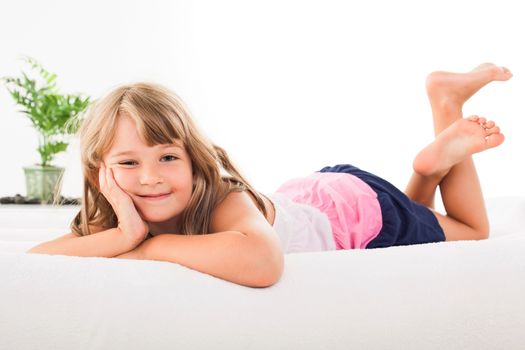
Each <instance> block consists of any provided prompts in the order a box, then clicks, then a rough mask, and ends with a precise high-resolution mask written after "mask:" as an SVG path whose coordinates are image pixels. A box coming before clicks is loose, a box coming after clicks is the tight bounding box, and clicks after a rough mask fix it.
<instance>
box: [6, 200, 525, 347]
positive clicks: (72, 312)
mask: <svg viewBox="0 0 525 350" xmlns="http://www.w3.org/2000/svg"><path fill="white" fill-rule="evenodd" d="M488 208H489V213H491V220H492V222H493V231H492V232H493V235H492V238H491V239H489V240H485V241H464V242H443V243H434V244H425V245H418V246H408V247H392V248H387V249H375V250H352V251H332V252H319V253H301V254H290V255H286V256H285V266H286V268H285V272H284V274H283V276H282V279H281V280H280V281H279V282H278V283H277V284H276V285H274V286H272V287H269V288H264V289H255V288H248V287H243V286H239V285H236V284H233V283H229V282H226V281H223V280H220V279H217V278H215V277H212V276H209V275H206V274H203V273H199V272H197V271H193V270H190V269H188V268H186V267H184V266H180V265H177V264H173V263H167V262H158V261H137V260H121V259H104V258H80V257H67V256H48V255H30V254H21V253H20V252H21V251H22V248H24V249H25V248H26V247H25V246H24V247H22V245H24V244H26V245H27V244H28V243H30V244H32V243H33V242H31V241H26V242H18V243H19V244H20V246H19V247H16V249H12V251H10V252H6V251H4V252H3V253H0V275H1V276H2V287H1V288H0V349H2V350H3V349H54V350H55V349H146V348H148V349H209V348H214V349H287V350H288V349H476V350H479V349H524V348H525V229H524V220H525V218H524V216H525V215H524V214H525V200H524V199H519V198H516V199H513V200H510V199H509V198H506V199H501V201H500V200H499V199H498V200H493V201H489V205H488ZM4 243H5V242H4ZM11 243H13V241H12V242H11Z"/></svg>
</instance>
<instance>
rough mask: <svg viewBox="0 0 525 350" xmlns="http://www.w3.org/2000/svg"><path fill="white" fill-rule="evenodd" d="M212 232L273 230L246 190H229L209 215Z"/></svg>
mask: <svg viewBox="0 0 525 350" xmlns="http://www.w3.org/2000/svg"><path fill="white" fill-rule="evenodd" d="M211 230H212V232H221V231H229V230H235V231H241V232H243V233H246V232H244V231H243V230H248V231H254V230H263V231H273V228H272V226H271V224H270V223H269V222H268V220H267V219H266V218H265V217H264V215H263V214H262V213H261V211H260V210H259V208H258V207H257V205H256V201H255V198H254V197H253V196H252V195H251V194H250V193H249V192H248V191H238V192H230V193H228V194H227V195H226V197H225V198H224V200H223V201H222V202H220V203H219V204H218V205H217V206H216V207H215V209H214V210H213V212H212V215H211Z"/></svg>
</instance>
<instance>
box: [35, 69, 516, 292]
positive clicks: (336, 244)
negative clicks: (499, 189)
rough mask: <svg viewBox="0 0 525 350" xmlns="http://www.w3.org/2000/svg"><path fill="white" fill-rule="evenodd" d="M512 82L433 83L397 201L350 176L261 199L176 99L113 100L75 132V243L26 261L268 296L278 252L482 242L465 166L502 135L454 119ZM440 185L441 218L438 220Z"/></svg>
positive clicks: (314, 179) (97, 107)
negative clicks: (185, 275)
mask: <svg viewBox="0 0 525 350" xmlns="http://www.w3.org/2000/svg"><path fill="white" fill-rule="evenodd" d="M511 76H512V74H511V73H510V72H509V71H508V70H507V69H505V68H502V67H497V66H495V65H493V64H482V65H480V66H479V67H477V68H475V69H474V70H472V71H470V72H468V73H448V72H434V73H432V74H430V75H429V76H428V78H427V92H428V97H429V100H430V105H431V107H432V114H433V118H434V129H435V134H436V139H435V140H434V141H433V142H432V143H431V144H429V145H428V146H427V147H425V148H424V149H423V150H422V151H421V152H420V153H419V154H418V155H417V156H416V158H415V160H414V163H413V167H414V174H413V176H412V178H411V179H410V182H409V185H408V187H407V189H406V191H405V194H404V193H402V192H400V191H399V190H398V189H396V188H395V187H394V186H392V185H391V184H390V183H388V182H386V181H385V180H383V179H381V178H379V177H377V176H375V175H372V174H370V173H368V172H365V171H363V170H360V169H358V168H356V167H353V166H351V165H347V164H346V165H337V166H334V167H325V168H323V169H321V170H320V171H319V172H315V173H313V174H311V175H310V176H307V177H305V178H301V179H293V180H290V181H288V182H286V183H285V184H284V185H282V186H281V188H280V189H279V190H278V191H277V192H276V193H274V194H272V195H271V196H269V197H268V196H265V195H263V194H261V193H259V192H257V191H256V190H255V189H254V188H253V187H252V186H251V185H250V184H249V183H248V181H246V179H244V178H243V176H242V175H241V174H240V172H239V171H238V170H237V168H236V167H235V166H234V165H233V164H232V162H231V161H230V159H229V158H228V155H227V153H226V152H225V151H224V150H223V149H222V148H220V147H218V146H216V145H214V144H213V143H211V142H210V141H209V140H208V139H207V138H205V137H204V136H203V134H202V133H201V132H200V131H199V130H198V129H197V128H196V126H195V124H194V123H193V122H192V119H191V116H190V114H189V112H188V110H187V108H186V107H185V106H184V104H183V103H182V101H181V100H180V99H179V98H178V97H177V96H176V95H175V94H174V93H172V92H171V91H169V90H167V89H165V88H164V87H162V86H159V85H155V84H145V83H137V84H132V85H125V86H122V87H119V88H117V89H115V90H114V91H112V92H111V93H109V94H108V95H107V96H106V97H104V98H102V99H101V100H99V101H98V102H97V103H95V104H94V105H92V106H91V107H90V109H89V110H88V112H87V113H86V115H85V118H84V119H83V121H82V124H81V129H80V145H81V153H82V164H83V174H84V194H83V201H82V208H81V211H80V212H79V213H78V215H77V216H76V217H75V219H74V220H73V222H72V224H71V230H72V233H70V234H67V235H65V236H62V237H59V238H57V239H55V240H53V241H50V242H45V243H42V244H40V245H38V246H36V247H34V248H32V249H31V250H30V251H29V252H31V253H47V254H65V255H75V256H101V257H118V258H131V259H151V260H163V261H171V262H176V263H179V264H182V265H185V266H187V267H189V268H192V269H195V270H198V271H201V272H204V273H208V274H211V275H214V276H216V277H219V278H222V279H225V280H228V281H232V282H234V283H238V284H242V285H246V286H253V287H266V286H270V285H272V284H274V283H276V282H277V281H278V280H279V278H280V276H281V275H282V272H283V261H284V259H283V252H284V253H291V252H299V251H301V252H306V251H315V250H333V249H353V248H378V247H389V246H396V245H407V244H417V243H429V242H439V241H445V240H447V241H451V240H465V239H468V240H476V239H484V238H487V237H488V232H489V228H488V220H487V215H486V212H485V208H484V202H483V197H482V194H481V189H480V185H479V181H478V179H477V175H476V170H475V168H474V164H473V162H472V157H471V155H472V154H474V153H477V152H481V151H484V150H486V149H488V148H493V147H496V146H498V145H500V144H501V143H502V142H503V140H504V136H503V134H501V133H500V130H499V128H498V127H497V126H496V125H495V123H494V122H492V121H487V120H486V119H485V118H483V117H478V116H471V117H468V118H463V116H462V106H463V104H464V102H465V101H467V100H468V98H470V97H471V96H472V95H473V94H474V93H475V92H476V91H478V90H479V89H480V88H481V87H483V86H484V85H486V84H487V83H489V82H491V81H493V80H500V81H504V80H508V79H509V78H510V77H511ZM438 185H439V186H440V189H441V194H442V198H443V202H444V207H445V209H446V211H447V215H441V214H439V213H437V212H435V211H434V210H433V201H434V194H435V191H436V188H437V186H438Z"/></svg>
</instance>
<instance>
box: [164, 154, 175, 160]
mask: <svg viewBox="0 0 525 350" xmlns="http://www.w3.org/2000/svg"><path fill="white" fill-rule="evenodd" d="M162 159H167V161H172V160H177V159H179V158H177V157H175V156H174V155H171V154H168V155H166V156H164V157H162Z"/></svg>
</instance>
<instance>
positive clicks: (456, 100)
mask: <svg viewBox="0 0 525 350" xmlns="http://www.w3.org/2000/svg"><path fill="white" fill-rule="evenodd" d="M511 77H512V73H511V72H510V71H509V70H508V69H507V68H505V67H499V66H496V65H495V64H493V63H483V64H480V65H479V66H477V67H476V68H474V69H473V70H471V71H470V72H467V73H451V72H443V71H437V72H433V73H430V74H429V75H428V77H427V81H426V88H427V94H428V98H429V100H430V104H431V105H433V106H443V105H444V104H453V105H454V106H459V107H461V106H463V104H464V103H465V101H467V100H468V99H469V98H470V97H471V96H472V95H474V94H475V93H476V92H477V91H478V90H479V89H481V88H482V87H483V86H485V85H487V84H488V83H490V82H491V81H495V80H497V81H505V80H509V79H510V78H511Z"/></svg>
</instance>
